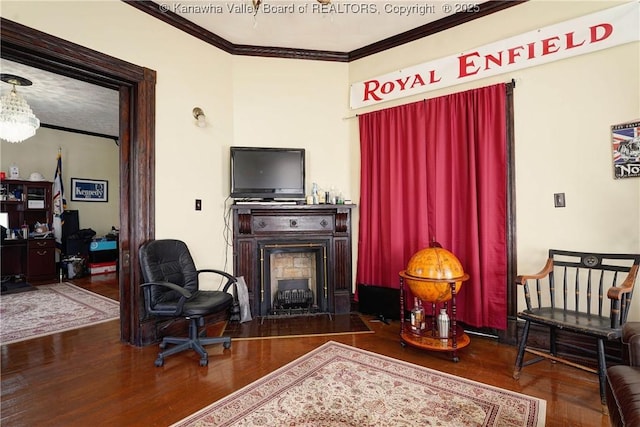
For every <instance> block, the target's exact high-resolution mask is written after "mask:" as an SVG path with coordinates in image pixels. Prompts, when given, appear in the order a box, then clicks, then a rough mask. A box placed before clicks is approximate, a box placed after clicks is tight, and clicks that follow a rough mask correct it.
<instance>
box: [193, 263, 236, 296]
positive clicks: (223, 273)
mask: <svg viewBox="0 0 640 427" xmlns="http://www.w3.org/2000/svg"><path fill="white" fill-rule="evenodd" d="M200 273H216V274H219V275H221V276H224V277H226V278H227V283H225V285H224V287H223V288H222V290H223V291H224V292H227V290H228V289H229V286H231V285H233V284H235V283H236V282H237V279H236V278H235V277H233V276H232V275H231V274H229V273H227V272H226V271H221V270H215V269H212V268H208V269H203V270H198V274H200ZM234 295H235V292H234Z"/></svg>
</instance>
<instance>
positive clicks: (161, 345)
mask: <svg viewBox="0 0 640 427" xmlns="http://www.w3.org/2000/svg"><path fill="white" fill-rule="evenodd" d="M158 347H160V350H164V349H165V348H167V343H166V342H161V343H160V345H158Z"/></svg>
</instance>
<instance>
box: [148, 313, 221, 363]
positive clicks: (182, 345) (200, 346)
mask: <svg viewBox="0 0 640 427" xmlns="http://www.w3.org/2000/svg"><path fill="white" fill-rule="evenodd" d="M169 344H175V346H174V347H171V348H168V349H167V346H168V345H169ZM209 344H222V346H223V347H224V348H225V349H229V348H231V337H199V334H198V325H197V319H195V318H192V319H190V322H189V337H188V338H186V337H165V338H163V339H162V342H161V343H160V349H161V350H164V351H161V352H160V353H158V357H157V358H156V360H155V362H154V364H155V365H156V366H157V367H161V366H163V365H164V358H165V357H167V356H171V355H172V354H176V353H180V352H181V351H185V350H189V349H192V350H194V351H195V352H196V353H198V354H199V355H200V366H207V365H208V364H209V354H208V353H207V350H206V349H205V348H204V346H206V345H209ZM165 349H166V350H165Z"/></svg>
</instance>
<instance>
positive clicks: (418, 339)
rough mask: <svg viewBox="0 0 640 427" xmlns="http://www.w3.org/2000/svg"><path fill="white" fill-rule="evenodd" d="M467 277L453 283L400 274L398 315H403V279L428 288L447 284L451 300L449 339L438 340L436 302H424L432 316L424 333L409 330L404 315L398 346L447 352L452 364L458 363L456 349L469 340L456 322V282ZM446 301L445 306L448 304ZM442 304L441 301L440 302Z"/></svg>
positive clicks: (401, 320)
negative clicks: (429, 306) (429, 305)
mask: <svg viewBox="0 0 640 427" xmlns="http://www.w3.org/2000/svg"><path fill="white" fill-rule="evenodd" d="M468 277H469V276H468V275H466V274H465V276H464V277H462V278H457V279H455V280H453V281H451V280H447V279H420V278H416V277H413V276H411V275H408V274H407V273H406V270H403V271H401V272H400V313H404V292H405V290H404V284H405V279H410V280H411V281H414V282H421V284H422V285H423V286H429V284H434V285H435V284H443V283H447V284H449V286H450V292H451V299H450V300H448V301H450V307H451V315H450V320H451V326H450V329H449V335H450V336H449V337H448V338H446V339H445V338H440V337H439V336H438V332H437V331H438V328H437V325H436V316H435V313H436V310H435V306H436V303H437V301H426V302H429V303H431V304H432V311H433V313H434V316H433V317H431V318H430V319H429V323H428V325H427V327H426V328H425V330H424V332H422V333H420V334H418V333H416V332H414V331H412V330H411V325H409V324H407V322H405V319H404V315H401V316H400V338H401V341H400V344H401V345H402V346H403V347H404V346H406V345H410V346H412V347H417V348H421V349H423V350H432V351H447V352H450V353H451V354H452V359H453V361H454V362H458V361H460V359H459V358H458V349H461V348H464V347H466V346H468V345H469V343H470V339H469V336H468V335H467V334H465V332H464V330H463V329H462V327H460V326H458V324H457V321H456V311H457V308H456V282H457V281H461V280H466V279H468ZM448 301H447V302H445V304H448ZM440 302H442V301H440Z"/></svg>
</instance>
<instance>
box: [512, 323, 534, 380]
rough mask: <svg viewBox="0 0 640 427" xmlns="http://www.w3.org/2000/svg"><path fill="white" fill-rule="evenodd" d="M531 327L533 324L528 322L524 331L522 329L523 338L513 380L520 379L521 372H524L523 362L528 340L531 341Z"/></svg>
mask: <svg viewBox="0 0 640 427" xmlns="http://www.w3.org/2000/svg"><path fill="white" fill-rule="evenodd" d="M529 326H531V322H529V321H528V320H527V321H526V322H525V323H524V329H522V337H521V338H520V345H519V346H518V356H517V357H516V366H515V368H514V369H513V378H514V379H516V380H517V379H519V378H520V370H522V361H523V360H524V350H525V348H526V347H527V339H529Z"/></svg>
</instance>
